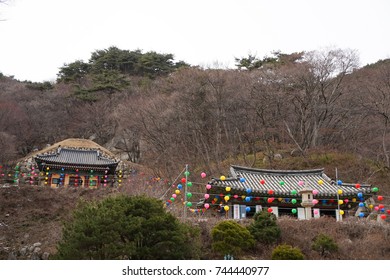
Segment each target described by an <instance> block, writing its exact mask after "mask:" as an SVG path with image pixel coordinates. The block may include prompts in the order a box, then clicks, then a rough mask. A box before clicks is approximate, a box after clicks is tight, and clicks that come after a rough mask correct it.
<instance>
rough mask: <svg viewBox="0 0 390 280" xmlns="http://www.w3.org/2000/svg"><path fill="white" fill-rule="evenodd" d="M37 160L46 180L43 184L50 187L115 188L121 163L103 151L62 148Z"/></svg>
mask: <svg viewBox="0 0 390 280" xmlns="http://www.w3.org/2000/svg"><path fill="white" fill-rule="evenodd" d="M34 160H35V162H36V163H37V165H38V168H39V171H40V172H41V175H42V176H43V183H44V184H45V185H48V186H51V187H61V186H64V187H99V186H110V185H113V183H114V182H115V180H114V177H115V176H116V168H117V166H118V163H119V160H117V159H115V158H113V157H110V156H109V155H106V154H104V153H103V151H102V150H100V149H96V148H81V147H61V146H59V147H58V148H57V149H54V150H51V151H48V152H45V153H41V154H37V155H36V156H35V157H34ZM119 176H121V175H119Z"/></svg>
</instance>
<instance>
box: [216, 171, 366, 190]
mask: <svg viewBox="0 0 390 280" xmlns="http://www.w3.org/2000/svg"><path fill="white" fill-rule="evenodd" d="M230 176H231V177H229V178H226V179H225V180H221V179H213V180H212V182H211V184H212V185H214V186H220V187H227V186H230V187H231V188H232V189H233V190H235V191H236V192H237V191H242V192H243V193H244V192H246V190H247V189H251V192H252V193H255V194H267V193H268V191H269V190H272V191H273V193H274V195H279V196H291V191H293V190H296V191H297V192H298V194H297V196H300V195H299V190H301V189H303V188H309V189H313V190H317V191H318V197H329V196H333V197H334V196H336V195H337V192H338V190H339V189H341V190H342V191H343V194H342V195H341V196H348V195H356V194H357V193H359V192H362V193H365V194H368V193H370V192H371V185H366V184H360V188H356V184H350V183H342V184H341V185H338V182H335V181H334V180H332V179H331V178H329V177H328V176H327V175H326V174H325V173H324V170H323V169H313V170H267V169H254V168H247V167H241V166H235V165H232V166H231V167H230ZM241 178H244V179H245V180H242V181H243V182H242V181H241V180H240V179H241ZM300 182H301V183H300ZM302 182H303V184H302ZM319 182H320V183H319ZM300 184H301V185H300Z"/></svg>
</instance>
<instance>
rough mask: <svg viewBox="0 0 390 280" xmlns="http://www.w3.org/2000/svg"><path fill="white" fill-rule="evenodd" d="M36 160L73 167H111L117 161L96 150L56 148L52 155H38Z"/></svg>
mask: <svg viewBox="0 0 390 280" xmlns="http://www.w3.org/2000/svg"><path fill="white" fill-rule="evenodd" d="M35 158H36V159H38V160H40V161H43V162H45V163H54V164H75V165H88V166H93V165H99V166H103V165H112V164H117V163H118V161H116V160H114V159H110V158H107V157H104V156H103V155H102V154H101V152H100V151H98V150H81V149H69V148H58V150H57V151H56V152H54V153H50V154H40V155H37V156H36V157H35Z"/></svg>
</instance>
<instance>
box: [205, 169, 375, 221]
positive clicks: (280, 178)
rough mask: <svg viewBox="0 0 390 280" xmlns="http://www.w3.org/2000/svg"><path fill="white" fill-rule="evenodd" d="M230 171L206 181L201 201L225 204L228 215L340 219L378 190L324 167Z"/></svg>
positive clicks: (237, 216)
mask: <svg viewBox="0 0 390 280" xmlns="http://www.w3.org/2000/svg"><path fill="white" fill-rule="evenodd" d="M229 173H230V174H229V176H228V177H227V178H225V177H223V176H221V178H218V179H212V180H211V181H210V182H209V184H210V185H211V188H210V189H209V190H208V194H209V196H208V197H209V198H208V199H207V200H205V201H204V203H208V204H209V205H220V204H223V205H228V206H229V209H231V211H230V210H229V217H230V218H235V219H241V218H245V217H246V216H251V215H253V214H254V213H255V212H257V211H261V210H267V211H269V212H272V213H274V214H275V215H276V216H281V215H291V216H296V217H297V218H298V219H310V218H318V217H320V216H323V215H327V216H333V217H335V218H336V219H337V220H341V219H342V217H343V216H348V215H355V214H356V212H357V209H359V208H364V207H365V205H366V204H365V201H367V200H368V199H370V198H371V197H372V196H373V195H374V194H375V191H376V190H377V188H373V187H372V186H371V185H367V184H351V183H344V182H342V181H341V180H332V179H331V178H330V177H328V176H327V175H326V174H325V173H324V169H313V170H267V169H255V168H247V167H241V166H235V165H232V166H231V167H230V172H229ZM222 177H223V178H222ZM363 204H364V206H362V205H363ZM360 210H361V211H362V210H364V209H360Z"/></svg>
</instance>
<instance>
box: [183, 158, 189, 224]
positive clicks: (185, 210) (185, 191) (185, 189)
mask: <svg viewBox="0 0 390 280" xmlns="http://www.w3.org/2000/svg"><path fill="white" fill-rule="evenodd" d="M185 169H186V171H185V172H184V175H185V178H186V181H185V183H184V184H185V185H184V214H183V216H184V219H185V218H187V181H188V164H186V168H185Z"/></svg>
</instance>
